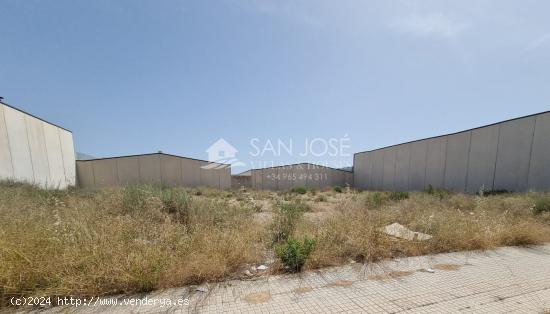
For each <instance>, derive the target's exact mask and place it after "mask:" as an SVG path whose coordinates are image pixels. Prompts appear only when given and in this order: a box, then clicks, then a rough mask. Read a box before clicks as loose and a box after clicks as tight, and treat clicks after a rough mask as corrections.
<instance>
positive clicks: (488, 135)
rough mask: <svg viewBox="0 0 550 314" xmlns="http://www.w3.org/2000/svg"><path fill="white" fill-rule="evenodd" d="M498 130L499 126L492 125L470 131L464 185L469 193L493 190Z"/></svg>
mask: <svg viewBox="0 0 550 314" xmlns="http://www.w3.org/2000/svg"><path fill="white" fill-rule="evenodd" d="M499 130H500V126H499V125H493V126H489V127H486V128H480V129H477V130H473V131H472V141H471V144H470V161H469V164H468V182H467V185H466V189H467V192H469V193H476V192H478V191H479V190H480V189H481V188H482V187H483V189H484V190H492V189H493V179H494V177H495V162H496V160H497V149H498V133H499Z"/></svg>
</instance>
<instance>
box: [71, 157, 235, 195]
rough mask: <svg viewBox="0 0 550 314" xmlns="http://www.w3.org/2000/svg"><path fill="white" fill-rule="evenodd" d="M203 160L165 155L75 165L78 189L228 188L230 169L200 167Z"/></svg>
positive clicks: (206, 163) (117, 158)
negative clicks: (148, 186) (130, 186)
mask: <svg viewBox="0 0 550 314" xmlns="http://www.w3.org/2000/svg"><path fill="white" fill-rule="evenodd" d="M208 164H209V163H208V162H206V161H200V160H195V159H189V158H184V157H178V156H173V155H167V154H150V155H139V156H124V157H115V158H105V159H95V160H82V161H78V162H77V170H78V179H79V186H80V187H82V188H103V187H110V186H124V185H128V184H157V185H162V186H168V187H180V186H181V187H199V186H205V187H212V188H222V189H229V188H231V168H230V167H224V168H221V169H215V168H203V166H206V165H208Z"/></svg>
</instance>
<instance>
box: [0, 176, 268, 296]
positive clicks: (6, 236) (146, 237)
mask: <svg viewBox="0 0 550 314" xmlns="http://www.w3.org/2000/svg"><path fill="white" fill-rule="evenodd" d="M0 200H1V202H0V297H1V298H2V301H3V302H4V303H5V302H6V300H7V299H8V298H9V297H11V296H19V295H24V296H31V295H39V296H44V295H50V296H66V295H78V296H96V295H107V294H116V293H130V292H141V291H150V290H152V289H156V288H165V287H173V286H178V285H184V284H189V283H196V282H201V281H204V280H217V279H221V278H224V277H226V276H228V275H229V274H231V273H233V272H235V271H236V270H237V269H239V268H240V267H242V265H244V264H246V263H252V262H257V261H259V259H260V257H261V256H262V253H263V252H264V249H263V246H264V244H263V242H262V241H264V231H263V229H262V228H260V227H259V226H257V225H255V224H254V223H252V220H251V219H252V218H251V217H252V215H251V214H250V213H249V212H248V211H247V210H246V209H243V208H239V207H235V206H231V205H230V204H228V202H227V201H225V200H223V199H222V200H219V199H212V200H208V199H201V200H195V199H193V197H191V196H189V195H188V193H186V192H185V191H183V190H176V189H163V188H159V187H152V186H130V187H127V188H125V189H109V190H103V191H98V192H84V191H76V190H69V191H42V190H38V189H35V188H33V187H30V186H25V185H1V186H0Z"/></svg>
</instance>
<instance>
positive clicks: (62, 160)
mask: <svg viewBox="0 0 550 314" xmlns="http://www.w3.org/2000/svg"><path fill="white" fill-rule="evenodd" d="M56 131H57V140H58V141H59V148H60V149H61V163H62V165H63V176H64V177H65V183H67V181H68V180H69V179H68V178H67V171H66V170H65V156H63V155H64V154H63V144H62V143H61V134H60V132H61V131H60V130H59V128H56ZM75 159H76V157H75ZM75 177H76V160H75ZM67 185H68V184H67ZM75 185H76V180H75Z"/></svg>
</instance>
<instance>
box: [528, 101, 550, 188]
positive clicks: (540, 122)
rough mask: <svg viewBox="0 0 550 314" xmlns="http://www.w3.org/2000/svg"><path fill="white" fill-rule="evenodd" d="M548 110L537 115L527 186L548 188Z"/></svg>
mask: <svg viewBox="0 0 550 314" xmlns="http://www.w3.org/2000/svg"><path fill="white" fill-rule="evenodd" d="M549 178H550V112H549V113H546V114H543V115H540V116H537V118H536V123H535V135H534V138H533V148H532V151H531V164H530V169H529V179H528V187H529V188H530V189H533V190H537V191H548V190H550V179H549Z"/></svg>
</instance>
